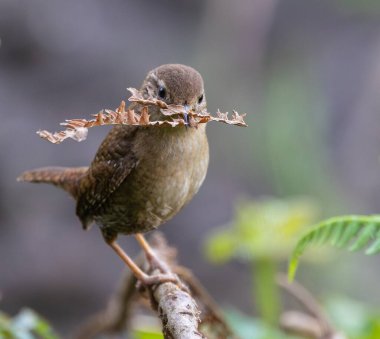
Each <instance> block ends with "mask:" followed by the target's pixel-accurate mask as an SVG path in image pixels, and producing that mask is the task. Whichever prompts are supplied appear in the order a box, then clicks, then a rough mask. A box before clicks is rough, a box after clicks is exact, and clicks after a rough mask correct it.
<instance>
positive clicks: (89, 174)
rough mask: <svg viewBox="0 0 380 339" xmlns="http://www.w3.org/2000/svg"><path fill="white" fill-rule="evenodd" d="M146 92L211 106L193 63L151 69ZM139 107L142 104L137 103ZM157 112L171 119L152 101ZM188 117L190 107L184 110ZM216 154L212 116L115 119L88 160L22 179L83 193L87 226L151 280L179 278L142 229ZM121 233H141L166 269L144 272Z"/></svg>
mask: <svg viewBox="0 0 380 339" xmlns="http://www.w3.org/2000/svg"><path fill="white" fill-rule="evenodd" d="M140 91H141V93H142V94H143V96H144V98H147V99H148V98H157V99H159V100H162V101H164V102H166V103H167V104H177V105H183V106H184V107H185V110H186V111H187V110H190V109H192V110H194V111H195V112H197V113H201V112H202V111H204V110H205V109H206V97H205V94H204V86H203V79H202V77H201V75H200V74H199V73H198V72H197V71H196V70H195V69H193V68H191V67H188V66H184V65H179V64H169V65H162V66H160V67H157V68H155V69H154V70H152V71H151V72H149V73H148V75H147V77H146V78H145V80H144V82H143V84H142V87H141V89H140ZM129 108H131V109H134V110H135V111H137V112H139V111H141V109H142V106H141V105H140V104H137V103H133V104H131V105H130V107H129ZM149 115H150V119H151V120H164V119H167V117H165V116H163V115H162V113H161V112H160V110H159V108H158V107H157V106H149ZM184 115H185V116H184V120H185V121H187V114H184ZM208 161H209V150H208V142H207V137H206V124H200V125H199V127H198V128H191V127H188V126H184V125H180V126H176V127H170V126H160V127H158V126H125V125H117V126H115V127H114V128H113V129H112V130H111V131H110V132H109V134H108V135H107V136H106V138H105V139H104V141H103V142H102V144H101V145H100V147H99V149H98V151H97V153H96V155H95V158H94V160H93V161H92V163H91V165H90V166H89V167H77V168H66V167H46V168H40V169H36V170H31V171H27V172H24V173H23V174H22V175H21V176H20V177H19V178H18V180H20V181H29V182H38V183H39V182H42V183H50V184H53V185H56V186H58V187H61V188H63V189H64V190H66V191H67V192H68V193H70V194H71V195H72V196H73V197H74V199H75V200H76V203H77V205H76V214H77V216H78V217H79V219H80V220H81V222H82V225H83V228H84V229H87V228H88V227H89V225H90V224H91V223H92V222H95V223H97V224H98V225H99V226H100V229H101V232H102V234H103V236H104V239H105V241H106V242H107V243H108V244H109V245H110V246H111V247H112V248H113V249H114V250H115V251H116V252H117V254H118V255H119V256H120V257H121V258H122V259H123V261H124V262H125V263H126V264H127V265H128V266H129V268H130V269H131V270H132V272H133V273H134V274H135V276H136V277H137V279H139V280H140V281H141V282H142V283H144V284H153V283H156V282H158V281H162V280H174V279H173V277H172V276H170V275H169V274H166V273H167V270H166V268H165V264H164V263H162V262H160V260H159V259H158V258H157V256H156V255H155V253H154V252H153V250H152V249H151V248H150V246H149V245H148V244H147V242H146V241H145V239H144V237H143V236H142V234H141V233H144V232H147V231H150V230H153V229H155V228H157V227H158V226H160V225H161V224H163V223H164V222H166V221H168V220H169V219H171V218H172V217H173V216H175V215H176V214H177V213H178V212H179V210H180V209H181V208H182V207H183V206H184V205H185V204H186V203H188V202H189V201H190V200H191V198H192V197H193V196H194V194H195V193H196V192H197V191H198V189H199V188H200V186H201V184H202V182H203V180H204V178H205V176H206V172H207V167H208ZM118 234H135V236H136V239H137V240H138V242H139V243H140V245H141V246H142V248H143V249H144V251H145V253H146V255H147V258H148V260H150V262H151V264H152V265H156V267H157V268H160V269H161V271H163V274H160V275H157V276H148V275H147V274H145V273H144V272H142V271H141V270H140V269H139V268H138V267H137V266H136V265H135V264H134V262H133V261H132V260H131V259H130V258H129V257H128V255H127V254H126V253H125V252H124V251H123V250H122V249H121V248H120V246H119V245H118V244H117V243H116V238H117V236H118Z"/></svg>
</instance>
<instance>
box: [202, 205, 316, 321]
mask: <svg viewBox="0 0 380 339" xmlns="http://www.w3.org/2000/svg"><path fill="white" fill-rule="evenodd" d="M315 214H316V207H315V205H314V204H313V203H312V201H310V200H309V199H306V198H297V199H289V200H280V199H265V200H264V199H263V200H260V201H245V202H243V201H241V202H240V203H238V204H237V207H236V213H235V217H234V221H233V222H232V223H231V224H230V225H228V226H224V227H221V228H220V229H219V230H217V231H216V232H214V234H212V235H211V236H210V237H209V238H208V240H207V243H206V253H207V256H208V258H209V259H210V260H211V261H212V262H215V263H222V262H226V261H228V260H231V259H232V258H239V259H242V260H244V261H247V262H248V263H249V264H250V267H252V268H253V269H252V286H251V294H252V299H253V300H254V302H255V304H256V306H257V309H258V310H259V313H260V315H261V316H262V318H263V320H264V321H265V322H266V323H267V324H272V325H274V324H276V323H277V322H278V316H279V312H280V296H279V291H278V286H277V285H276V283H275V275H276V273H277V265H278V263H279V261H281V260H284V259H286V258H287V257H288V253H289V252H290V251H291V249H292V247H293V244H294V241H295V239H296V237H297V236H299V235H300V234H301V231H302V230H303V228H304V227H305V225H307V224H310V223H311V222H312V220H314V216H315Z"/></svg>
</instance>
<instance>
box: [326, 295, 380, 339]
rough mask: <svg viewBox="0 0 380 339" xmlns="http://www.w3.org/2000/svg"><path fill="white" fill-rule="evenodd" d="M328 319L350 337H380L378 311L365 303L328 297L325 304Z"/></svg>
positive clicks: (356, 338) (359, 338) (353, 338)
mask: <svg viewBox="0 0 380 339" xmlns="http://www.w3.org/2000/svg"><path fill="white" fill-rule="evenodd" d="M325 309H326V310H327V313H328V315H329V319H330V320H331V321H332V323H334V325H335V326H336V328H339V329H340V330H341V331H343V332H344V333H346V334H347V336H348V337H349V338H352V339H377V338H380V312H379V311H378V310H372V309H370V308H369V307H368V306H367V305H364V304H361V303H359V302H356V301H353V300H350V299H347V298H342V297H332V298H329V299H328V300H327V302H326V304H325Z"/></svg>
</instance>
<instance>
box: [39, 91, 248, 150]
mask: <svg viewBox="0 0 380 339" xmlns="http://www.w3.org/2000/svg"><path fill="white" fill-rule="evenodd" d="M128 90H129V91H130V92H131V93H132V95H131V96H130V97H129V99H128V101H130V102H135V103H138V104H140V105H142V106H143V108H142V109H141V111H140V112H135V111H134V110H133V109H127V110H126V108H125V101H122V102H121V104H120V106H119V107H118V108H117V109H116V110H115V111H113V110H110V109H103V110H102V111H100V112H99V113H97V114H94V115H93V116H94V118H93V119H90V120H86V119H71V120H66V121H65V122H62V123H61V125H62V126H64V127H65V129H64V130H63V131H60V132H55V133H51V132H48V131H45V130H40V131H38V132H37V134H38V135H39V136H40V137H41V138H43V139H46V140H48V141H50V142H52V143H53V144H59V143H61V142H62V141H63V140H65V139H67V138H71V139H74V140H76V141H83V140H85V139H86V138H87V134H88V129H89V128H91V127H94V126H104V125H134V126H148V125H150V126H163V125H169V126H172V127H176V126H179V125H189V126H190V127H195V128H196V127H197V126H198V124H205V123H208V122H209V121H218V122H223V123H225V124H229V125H238V126H247V124H246V123H245V122H244V116H245V114H241V115H239V114H238V112H236V111H233V113H232V117H231V119H230V118H229V117H228V112H227V113H222V112H220V111H219V110H218V111H217V112H216V117H213V116H211V115H210V113H208V112H206V111H205V112H202V113H197V112H194V111H192V110H190V111H185V108H184V107H183V106H182V105H167V104H166V103H165V102H163V101H161V100H158V99H155V98H150V99H144V97H143V96H142V94H141V92H140V91H138V90H137V89H135V88H128ZM152 105H153V106H158V107H159V108H160V111H161V113H162V114H163V115H164V116H166V117H169V119H168V120H154V121H151V120H150V117H149V113H148V106H152ZM184 113H187V114H188V123H186V121H185V120H184V118H183V116H184Z"/></svg>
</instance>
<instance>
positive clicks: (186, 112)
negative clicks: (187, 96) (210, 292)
mask: <svg viewBox="0 0 380 339" xmlns="http://www.w3.org/2000/svg"><path fill="white" fill-rule="evenodd" d="M183 107H184V108H185V112H184V113H183V120H185V126H189V116H188V114H189V113H188V112H189V110H190V106H189V105H184V106H183Z"/></svg>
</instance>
